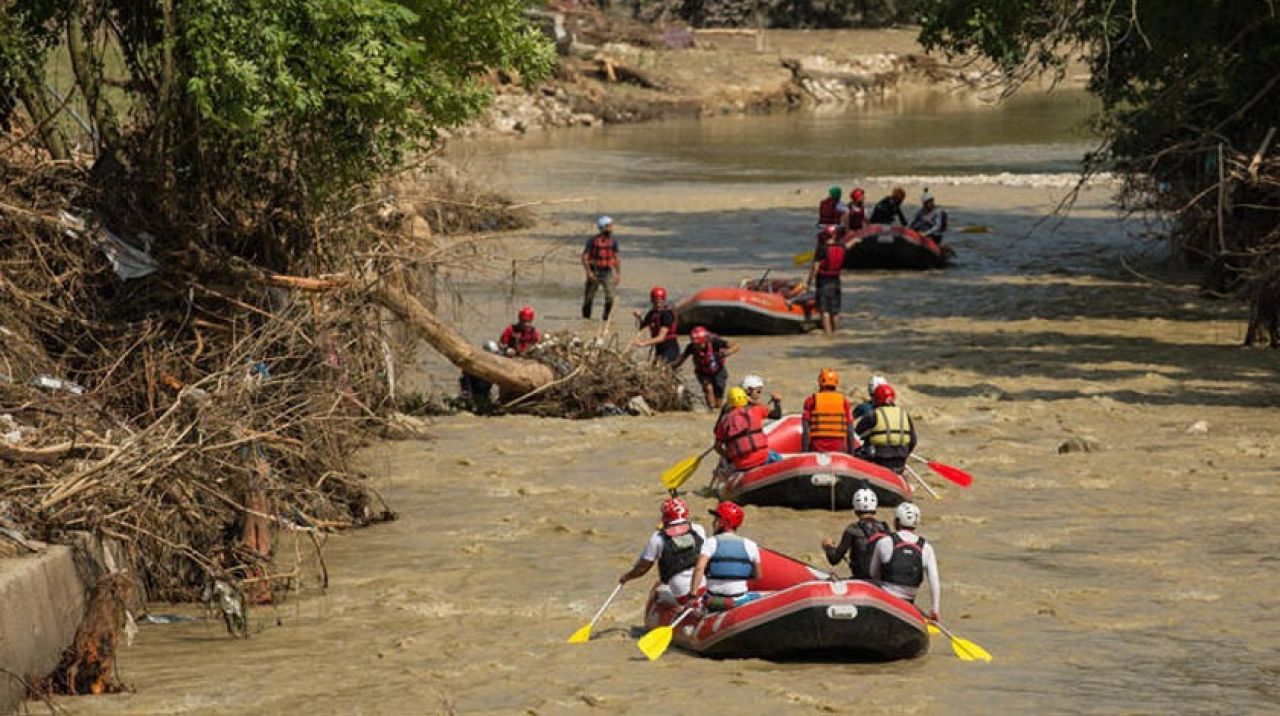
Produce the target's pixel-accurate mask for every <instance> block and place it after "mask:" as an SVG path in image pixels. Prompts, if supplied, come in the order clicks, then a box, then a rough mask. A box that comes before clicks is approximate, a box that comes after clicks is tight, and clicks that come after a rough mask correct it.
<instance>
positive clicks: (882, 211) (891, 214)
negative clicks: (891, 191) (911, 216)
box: [870, 196, 902, 224]
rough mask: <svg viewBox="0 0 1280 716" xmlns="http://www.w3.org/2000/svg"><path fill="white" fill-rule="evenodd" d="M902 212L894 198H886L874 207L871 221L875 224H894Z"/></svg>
mask: <svg viewBox="0 0 1280 716" xmlns="http://www.w3.org/2000/svg"><path fill="white" fill-rule="evenodd" d="M901 212H902V209H900V208H899V205H898V204H895V203H893V197H891V196H886V197H885V198H883V199H881V200H880V201H878V202H876V205H875V206H874V207H872V209H871V219H870V221H871V223H873V224H892V223H893V220H894V219H895V218H897V217H898V215H899V214H900V213H901Z"/></svg>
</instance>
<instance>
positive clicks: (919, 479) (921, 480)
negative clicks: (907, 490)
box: [902, 465, 942, 500]
mask: <svg viewBox="0 0 1280 716" xmlns="http://www.w3.org/2000/svg"><path fill="white" fill-rule="evenodd" d="M902 469H904V470H906V471H907V472H908V473H909V474H910V475H911V476H912V477H914V478H915V479H916V482H918V483H920V486H921V487H923V488H924V489H925V491H926V492H928V493H929V494H930V495H933V499H935V500H941V499H942V498H941V497H939V496H938V493H937V492H934V490H933V488H932V487H929V483H927V482H925V481H924V478H923V477H920V473H918V472H916V471H915V470H912V469H911V466H910V465H903V466H902Z"/></svg>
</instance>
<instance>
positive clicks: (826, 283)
mask: <svg viewBox="0 0 1280 716" xmlns="http://www.w3.org/2000/svg"><path fill="white" fill-rule="evenodd" d="M836 239H837V232H836V229H835V227H834V226H824V227H822V230H821V231H819V232H818V248H817V249H815V250H814V252H813V267H812V268H810V269H809V281H808V283H809V285H810V286H813V287H814V293H815V294H816V295H817V297H818V311H819V312H820V313H821V314H822V332H823V333H825V334H826V335H828V336H829V335H832V334H833V333H835V332H836V329H838V328H839V327H840V290H841V289H840V272H841V271H842V270H843V269H844V245H843V244H841V243H840V242H839V241H837V240H836Z"/></svg>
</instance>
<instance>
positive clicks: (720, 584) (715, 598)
mask: <svg viewBox="0 0 1280 716" xmlns="http://www.w3.org/2000/svg"><path fill="white" fill-rule="evenodd" d="M711 514H712V515H714V516H715V521H714V522H713V523H712V532H713V534H714V536H712V537H711V538H710V539H708V540H707V541H706V542H703V543H702V550H701V551H700V552H699V553H698V563H697V564H696V565H695V566H694V568H693V579H692V580H691V581H690V584H689V589H690V592H691V593H692V594H694V595H696V599H697V601H696V602H695V603H696V604H697V606H699V607H705V608H706V609H707V610H709V611H724V610H726V609H732V608H734V607H735V606H739V605H741V604H746V603H747V602H749V601H752V600H754V599H757V598H758V597H759V595H758V594H756V593H754V592H748V591H747V580H748V579H759V578H760V547H759V546H758V545H757V544H756V543H755V542H754V541H752V540H749V539H747V538H746V537H743V536H741V535H739V534H738V533H737V532H736V530H737V529H738V528H739V527H741V526H742V520H743V517H744V515H743V513H742V508H741V507H739V506H737V505H736V504H734V503H732V502H721V503H720V504H718V505H716V507H715V509H713V510H711ZM704 578H705V584H706V587H705V592H702V591H701V590H702V589H703V583H704Z"/></svg>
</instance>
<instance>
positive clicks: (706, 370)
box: [693, 336, 724, 376]
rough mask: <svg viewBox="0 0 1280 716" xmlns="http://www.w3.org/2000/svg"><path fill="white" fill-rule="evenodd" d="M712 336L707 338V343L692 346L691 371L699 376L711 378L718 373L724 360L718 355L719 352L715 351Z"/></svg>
mask: <svg viewBox="0 0 1280 716" xmlns="http://www.w3.org/2000/svg"><path fill="white" fill-rule="evenodd" d="M714 338H715V337H714V336H707V342H706V343H703V344H702V345H698V344H697V343H694V344H693V369H694V370H695V371H697V373H698V374H699V375H706V376H712V375H715V374H716V373H719V372H720V368H721V367H722V366H723V362H724V359H723V358H722V357H721V355H720V351H718V350H716V347H715V344H714Z"/></svg>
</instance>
